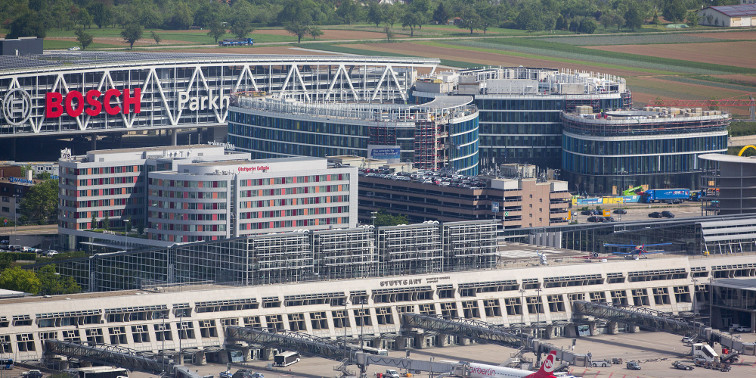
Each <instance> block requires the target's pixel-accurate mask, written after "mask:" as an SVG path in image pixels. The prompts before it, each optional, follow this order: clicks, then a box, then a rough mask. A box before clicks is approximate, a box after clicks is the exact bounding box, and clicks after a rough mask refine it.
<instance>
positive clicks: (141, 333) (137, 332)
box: [131, 324, 150, 343]
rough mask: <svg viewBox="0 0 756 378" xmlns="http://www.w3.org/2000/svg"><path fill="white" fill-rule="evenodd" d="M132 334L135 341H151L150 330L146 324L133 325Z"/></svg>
mask: <svg viewBox="0 0 756 378" xmlns="http://www.w3.org/2000/svg"><path fill="white" fill-rule="evenodd" d="M131 336H132V337H133V338H134V343H149V342H150V330H149V329H148V328H147V325H145V324H141V325H135V326H131Z"/></svg>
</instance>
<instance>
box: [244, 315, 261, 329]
mask: <svg viewBox="0 0 756 378" xmlns="http://www.w3.org/2000/svg"><path fill="white" fill-rule="evenodd" d="M244 326H245V327H249V328H254V329H261V328H262V323H261V322H260V317H259V316H245V317H244Z"/></svg>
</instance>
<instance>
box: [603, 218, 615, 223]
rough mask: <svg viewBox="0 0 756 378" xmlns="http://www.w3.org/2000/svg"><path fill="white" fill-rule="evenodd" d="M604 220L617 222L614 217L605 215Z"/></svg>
mask: <svg viewBox="0 0 756 378" xmlns="http://www.w3.org/2000/svg"><path fill="white" fill-rule="evenodd" d="M604 222H615V220H614V217H604Z"/></svg>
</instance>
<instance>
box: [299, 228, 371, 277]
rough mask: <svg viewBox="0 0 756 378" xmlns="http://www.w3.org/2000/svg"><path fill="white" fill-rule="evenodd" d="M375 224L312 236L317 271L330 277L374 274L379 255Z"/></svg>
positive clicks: (322, 232)
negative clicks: (376, 250)
mask: <svg viewBox="0 0 756 378" xmlns="http://www.w3.org/2000/svg"><path fill="white" fill-rule="evenodd" d="M373 230H374V228H373V227H372V226H369V227H362V228H357V229H349V230H338V231H336V230H332V231H318V232H315V233H313V235H312V248H313V251H314V256H315V263H316V265H315V274H317V275H318V276H319V277H321V278H323V279H327V280H333V279H344V278H364V277H372V276H375V274H376V272H375V270H376V269H377V263H378V256H377V255H376V253H375V236H374V231H373Z"/></svg>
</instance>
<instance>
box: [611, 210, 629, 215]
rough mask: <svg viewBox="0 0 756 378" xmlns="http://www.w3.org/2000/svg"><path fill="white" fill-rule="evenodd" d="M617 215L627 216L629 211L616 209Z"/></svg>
mask: <svg viewBox="0 0 756 378" xmlns="http://www.w3.org/2000/svg"><path fill="white" fill-rule="evenodd" d="M614 213H615V214H627V210H625V209H614Z"/></svg>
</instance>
